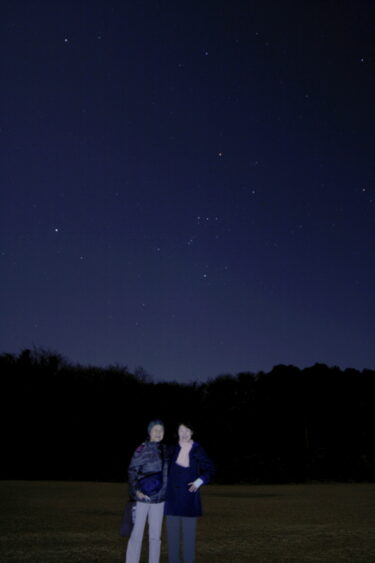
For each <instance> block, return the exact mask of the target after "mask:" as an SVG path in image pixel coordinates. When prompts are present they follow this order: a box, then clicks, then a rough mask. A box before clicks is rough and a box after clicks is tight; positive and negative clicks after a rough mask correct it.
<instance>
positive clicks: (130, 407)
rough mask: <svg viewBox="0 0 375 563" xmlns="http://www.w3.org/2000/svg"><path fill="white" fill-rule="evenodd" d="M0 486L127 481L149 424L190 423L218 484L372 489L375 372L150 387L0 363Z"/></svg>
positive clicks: (275, 372)
mask: <svg viewBox="0 0 375 563" xmlns="http://www.w3.org/2000/svg"><path fill="white" fill-rule="evenodd" d="M0 373H1V402H2V408H1V418H2V429H3V433H2V434H3V439H2V446H1V449H2V456H1V457H2V463H1V471H0V475H1V478H3V479H4V478H5V479H63V480H98V481H125V480H126V478H127V466H128V463H129V460H130V457H131V455H132V452H133V450H134V448H135V447H136V446H137V445H138V444H139V443H140V442H141V441H143V440H144V439H145V437H146V427H147V423H148V421H149V420H151V419H153V418H161V419H162V420H163V421H164V422H165V425H166V441H167V443H169V442H173V441H174V440H175V439H176V436H175V430H176V425H177V424H178V423H179V422H180V421H183V420H189V421H190V422H191V423H192V424H193V425H194V427H195V428H196V434H195V438H196V440H198V441H199V442H201V443H202V444H203V445H204V447H205V448H206V450H207V451H208V453H209V455H210V456H211V457H212V458H213V460H214V461H215V464H216V466H217V473H216V482H218V483H287V482H306V481H311V480H317V481H322V480H340V481H373V479H374V475H375V431H374V428H375V424H374V418H375V415H374V408H373V400H374V396H375V393H374V392H375V372H374V371H372V370H363V371H361V372H360V371H357V370H354V369H346V370H341V369H339V368H337V367H328V366H326V365H324V364H315V365H314V366H312V367H309V368H305V369H303V370H300V369H298V368H296V367H294V366H286V365H278V366H275V367H274V368H273V369H272V370H271V371H270V372H269V373H264V372H260V373H256V374H254V373H251V372H246V373H239V374H237V375H230V374H228V375H220V376H218V377H216V378H215V379H211V380H208V381H206V382H202V383H200V382H199V383H198V382H192V383H189V384H181V383H177V382H154V381H152V380H151V379H150V378H149V377H148V376H147V375H146V374H145V373H144V372H143V370H142V369H138V370H136V371H135V372H134V373H132V372H130V371H129V370H128V369H127V368H126V367H122V366H110V367H107V368H98V367H95V366H81V365H74V364H71V363H70V362H68V361H66V360H65V359H64V358H63V357H62V356H60V355H59V354H57V353H52V352H50V351H44V350H37V349H35V350H23V351H22V352H21V353H20V354H18V355H14V354H7V353H4V354H2V355H0Z"/></svg>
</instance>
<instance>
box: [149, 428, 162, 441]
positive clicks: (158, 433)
mask: <svg viewBox="0 0 375 563" xmlns="http://www.w3.org/2000/svg"><path fill="white" fill-rule="evenodd" d="M163 438H164V427H163V426H162V425H161V424H155V426H153V427H152V428H151V430H150V442H161V441H162V439H163Z"/></svg>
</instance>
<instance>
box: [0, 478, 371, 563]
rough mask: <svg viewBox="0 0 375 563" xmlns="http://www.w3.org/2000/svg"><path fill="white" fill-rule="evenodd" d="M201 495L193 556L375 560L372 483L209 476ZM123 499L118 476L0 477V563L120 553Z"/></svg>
mask: <svg viewBox="0 0 375 563" xmlns="http://www.w3.org/2000/svg"><path fill="white" fill-rule="evenodd" d="M202 494H203V503H204V508H205V515H204V517H203V518H201V519H200V520H199V523H198V542H197V553H198V555H197V563H221V562H223V563H224V562H225V563H242V562H248V563H304V562H305V563H316V562H320V563H348V562H352V563H374V562H375V484H360V485H358V484H349V485H347V484H323V485H320V484H316V485H283V486H214V485H210V486H207V487H205V488H203V489H202ZM125 498H126V486H125V485H121V484H108V483H63V482H25V481H0V561H1V563H26V562H27V563H55V562H59V563H65V562H66V563H67V562H69V563H99V562H100V563H115V562H116V563H118V562H121V561H123V560H124V549H125V543H126V542H125V540H124V539H123V538H121V537H120V536H119V535H118V527H119V521H120V517H121V513H122V509H123V504H124V501H125ZM144 543H146V542H144ZM146 547H147V546H146V545H145V548H146ZM143 561H144V562H146V561H147V556H146V549H145V550H144V555H143V558H142V562H143ZM161 562H162V563H166V562H167V555H166V542H165V531H164V532H163V546H162V557H161Z"/></svg>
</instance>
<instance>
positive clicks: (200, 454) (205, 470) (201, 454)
mask: <svg viewBox="0 0 375 563" xmlns="http://www.w3.org/2000/svg"><path fill="white" fill-rule="evenodd" d="M195 458H196V462H197V465H198V470H199V477H198V478H197V479H195V481H193V482H192V483H189V491H190V492H191V493H195V492H196V491H197V490H198V489H199V487H201V486H202V485H204V484H206V483H209V482H210V481H211V479H212V477H213V475H214V473H215V465H214V463H213V461H212V460H211V459H210V458H209V457H208V455H207V453H206V451H205V450H204V448H202V446H199V447H198V448H197V449H196V451H195Z"/></svg>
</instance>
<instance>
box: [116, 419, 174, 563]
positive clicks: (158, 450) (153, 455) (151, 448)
mask: <svg viewBox="0 0 375 563" xmlns="http://www.w3.org/2000/svg"><path fill="white" fill-rule="evenodd" d="M147 430H148V434H149V439H148V440H147V441H145V442H143V444H141V445H140V446H139V447H138V448H137V449H136V450H135V452H134V454H133V457H132V459H131V461H130V465H129V469H128V487H129V496H130V498H131V500H133V501H136V508H135V520H134V526H133V530H132V532H131V535H130V538H129V541H128V545H127V549H126V559H125V561H126V563H138V562H139V560H140V556H141V548H142V539H143V534H144V529H145V524H146V520H147V519H148V524H149V559H148V561H149V563H159V559H160V546H161V540H160V536H161V528H162V523H163V515H164V501H165V494H166V489H167V474H168V462H167V459H166V458H167V451H166V447H165V445H164V444H162V443H161V441H162V440H163V438H164V424H163V423H162V422H161V421H160V420H153V421H151V422H150V424H149V425H148V428H147Z"/></svg>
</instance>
